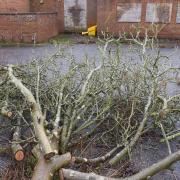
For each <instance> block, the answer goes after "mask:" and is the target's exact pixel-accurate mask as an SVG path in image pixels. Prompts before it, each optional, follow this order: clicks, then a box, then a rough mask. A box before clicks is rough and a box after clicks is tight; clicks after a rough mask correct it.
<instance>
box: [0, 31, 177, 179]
mask: <svg viewBox="0 0 180 180" xmlns="http://www.w3.org/2000/svg"><path fill="white" fill-rule="evenodd" d="M100 41H101V43H100V45H99V57H98V58H97V60H95V61H94V62H92V60H91V59H88V58H87V57H86V58H85V60H84V61H82V62H80V63H78V62H79V61H77V60H76V59H75V58H74V57H73V56H71V55H68V54H66V53H65V51H64V50H62V49H60V50H59V51H58V52H57V53H56V54H54V55H52V56H50V57H48V58H47V59H42V60H40V59H36V60H34V61H32V62H31V63H30V64H26V65H7V66H0V74H1V76H0V99H1V100H0V108H1V114H2V115H3V116H5V117H7V118H8V119H9V120H11V121H12V122H14V123H13V125H12V126H13V127H12V131H13V136H12V141H11V142H10V144H11V150H12V152H13V154H14V157H15V159H16V160H18V161H22V160H23V159H24V157H25V155H26V153H25V152H26V149H25V147H26V146H27V145H29V144H31V147H29V148H30V151H31V152H32V154H33V155H34V156H36V157H37V159H38V163H37V164H36V167H35V169H34V172H33V175H32V179H33V180H39V179H47V180H49V179H52V177H53V176H54V173H55V172H56V171H57V170H59V169H61V171H60V176H61V177H60V178H61V179H63V178H66V179H70V180H73V179H78V180H80V179H91V178H93V179H101V178H103V177H102V176H99V175H95V174H88V173H80V172H76V171H74V170H72V169H63V168H64V167H65V166H66V167H73V164H78V163H83V164H92V165H94V166H96V165H98V164H99V163H105V162H108V163H109V165H114V164H117V163H118V162H120V160H122V159H123V158H124V157H126V156H127V155H128V154H129V152H130V151H131V150H132V148H133V147H134V146H135V145H136V144H137V142H138V140H139V138H140V137H141V135H142V134H144V133H146V132H148V131H149V129H152V128H154V127H155V126H156V127H158V128H159V129H160V130H161V132H162V135H163V137H164V142H166V144H167V147H168V150H169V156H168V157H167V158H166V159H164V160H162V161H161V162H159V163H157V164H155V165H153V166H151V167H149V168H147V169H145V170H142V172H140V173H138V174H136V175H134V176H132V177H129V178H125V179H133V180H135V179H137V180H139V179H144V178H147V177H150V176H153V175H154V174H156V173H158V172H159V171H161V170H162V169H164V168H166V167H168V166H170V165H171V164H172V163H174V162H176V161H178V160H179V159H180V151H178V152H176V153H174V154H172V152H171V147H170V144H169V139H170V138H172V136H171V137H167V135H166V126H165V124H166V122H167V121H168V117H169V116H171V115H173V114H175V113H178V112H179V109H178V104H179V101H178V99H179V97H180V95H179V94H178V95H176V96H173V97H168V95H167V93H166V85H167V84H168V81H169V76H170V75H172V72H178V71H179V69H178V68H175V67H169V66H168V64H167V59H168V58H167V57H164V56H162V55H161V54H160V52H159V50H158V48H157V47H156V44H155V43H154V39H153V38H149V37H148V36H147V34H146V37H145V39H144V40H140V39H139V38H137V37H136V39H131V41H132V42H133V45H129V47H130V48H129V50H128V51H127V52H128V53H129V54H130V56H127V59H125V60H124V59H123V58H122V56H121V44H120V39H118V40H115V39H112V38H106V39H105V40H100ZM128 41H130V40H128ZM133 57H136V59H137V61H132V58H133ZM60 61H62V62H65V64H66V66H67V67H68V68H67V69H66V70H65V72H64V69H63V67H61V62H60ZM24 126H26V127H27V128H28V131H29V134H28V137H27V136H26V137H25V136H23V133H22V132H23V131H22V129H23V128H24ZM97 133H100V134H101V138H102V137H106V138H103V139H104V144H106V146H107V147H108V149H109V152H106V153H105V154H103V155H99V156H98V157H92V158H88V157H82V156H81V154H82V153H80V152H79V151H76V150H75V149H74V148H77V147H78V145H79V144H82V143H83V142H85V141H86V140H87V139H88V138H89V137H97V136H95V135H97ZM87 148H88V147H87ZM69 152H72V153H69ZM103 179H113V178H105V177H104V178H103Z"/></svg>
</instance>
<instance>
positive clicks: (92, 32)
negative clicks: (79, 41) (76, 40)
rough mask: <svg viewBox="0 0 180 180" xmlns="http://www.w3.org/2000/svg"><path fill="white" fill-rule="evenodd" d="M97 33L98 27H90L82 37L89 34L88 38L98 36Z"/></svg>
mask: <svg viewBox="0 0 180 180" xmlns="http://www.w3.org/2000/svg"><path fill="white" fill-rule="evenodd" d="M96 32H97V25H96V26H92V27H89V28H88V31H87V32H82V35H86V34H87V35H88V36H96Z"/></svg>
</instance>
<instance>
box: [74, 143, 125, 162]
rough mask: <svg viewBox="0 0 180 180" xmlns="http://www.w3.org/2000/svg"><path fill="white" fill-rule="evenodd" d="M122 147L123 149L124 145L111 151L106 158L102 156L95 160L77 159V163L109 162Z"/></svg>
mask: <svg viewBox="0 0 180 180" xmlns="http://www.w3.org/2000/svg"><path fill="white" fill-rule="evenodd" d="M120 147H122V145H118V146H117V147H115V148H114V149H112V150H111V151H109V152H108V153H107V154H105V155H104V156H100V157H97V158H93V159H87V158H81V157H76V158H75V163H88V164H98V163H102V162H105V161H106V160H108V159H109V158H111V156H112V155H113V154H114V153H115V152H116V151H117V150H118V149H119V148H120Z"/></svg>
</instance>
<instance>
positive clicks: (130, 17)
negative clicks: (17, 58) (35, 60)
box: [0, 0, 180, 42]
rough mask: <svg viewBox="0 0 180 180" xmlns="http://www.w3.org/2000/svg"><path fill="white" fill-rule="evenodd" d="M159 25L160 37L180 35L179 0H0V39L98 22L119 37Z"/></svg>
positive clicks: (34, 37)
mask: <svg viewBox="0 0 180 180" xmlns="http://www.w3.org/2000/svg"><path fill="white" fill-rule="evenodd" d="M152 23H155V24H158V30H159V36H160V37H166V38H180V0H0V40H1V41H15V42H42V41H47V40H48V39H49V38H51V37H53V36H56V35H57V34H59V33H62V32H65V31H70V32H77V31H83V30H85V29H87V27H89V26H92V25H95V24H97V25H98V34H99V35H100V34H101V32H102V31H104V32H108V33H111V34H113V35H116V36H118V35H119V34H120V33H124V32H132V33H133V32H135V31H136V30H135V29H136V28H135V27H141V28H144V29H145V28H148V27H150V26H151V25H152Z"/></svg>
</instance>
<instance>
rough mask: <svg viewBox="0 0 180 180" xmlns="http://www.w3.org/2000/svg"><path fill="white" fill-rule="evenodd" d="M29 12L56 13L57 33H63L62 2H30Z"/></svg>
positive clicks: (57, 0) (47, 0) (37, 0)
mask: <svg viewBox="0 0 180 180" xmlns="http://www.w3.org/2000/svg"><path fill="white" fill-rule="evenodd" d="M30 11H31V12H57V23H58V24H57V25H58V30H59V32H64V0H43V3H40V0H31V3H30Z"/></svg>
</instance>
